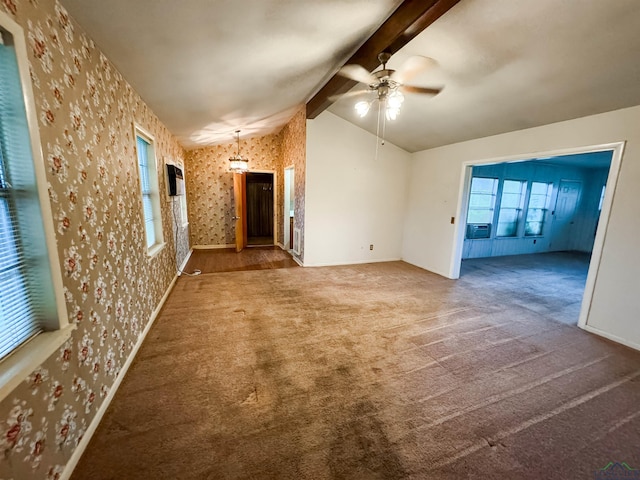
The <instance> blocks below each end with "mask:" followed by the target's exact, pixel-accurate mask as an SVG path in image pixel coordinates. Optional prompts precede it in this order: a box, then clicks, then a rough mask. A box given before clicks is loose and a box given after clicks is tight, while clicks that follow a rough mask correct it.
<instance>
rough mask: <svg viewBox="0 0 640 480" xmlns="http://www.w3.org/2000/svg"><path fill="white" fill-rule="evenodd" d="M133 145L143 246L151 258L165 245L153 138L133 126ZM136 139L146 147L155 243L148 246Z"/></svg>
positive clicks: (141, 129) (142, 129) (143, 194)
mask: <svg viewBox="0 0 640 480" xmlns="http://www.w3.org/2000/svg"><path fill="white" fill-rule="evenodd" d="M133 134H134V135H133V143H134V152H135V157H136V158H135V161H136V166H137V170H138V191H139V192H140V214H141V217H142V225H143V228H144V234H145V235H144V236H145V246H146V252H147V256H149V257H153V256H155V255H157V254H158V253H159V252H160V251H161V250H162V249H163V248H164V247H165V245H166V242H165V241H164V226H163V224H162V209H161V202H160V179H159V175H158V158H157V156H156V148H155V145H156V141H155V137H154V136H153V135H151V133H149V132H148V131H147V130H145V129H144V128H142V127H141V126H140V125H138V124H135V123H134V125H133ZM138 138H141V139H142V140H144V141H145V142H146V143H147V144H148V145H149V147H148V149H147V173H148V177H149V183H150V191H149V192H148V193H146V195H148V196H149V198H150V200H151V208H152V221H153V228H154V237H155V242H154V243H153V244H152V245H149V244H148V242H147V238H148V236H147V222H146V219H145V209H144V197H145V192H144V191H143V190H142V171H141V165H140V156H139V155H138Z"/></svg>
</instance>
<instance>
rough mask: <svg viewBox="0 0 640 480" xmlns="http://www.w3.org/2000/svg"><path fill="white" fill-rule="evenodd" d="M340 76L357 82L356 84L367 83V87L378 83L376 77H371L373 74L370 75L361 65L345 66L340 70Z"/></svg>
mask: <svg viewBox="0 0 640 480" xmlns="http://www.w3.org/2000/svg"><path fill="white" fill-rule="evenodd" d="M338 75H341V76H343V77H347V78H350V79H351V80H355V81H356V82H362V83H366V84H367V85H369V84H370V83H375V82H376V81H377V79H376V77H374V76H373V75H371V73H369V72H368V71H367V69H366V68H364V67H363V66H361V65H355V64H351V65H345V66H344V67H342V68H341V69H340V70H338Z"/></svg>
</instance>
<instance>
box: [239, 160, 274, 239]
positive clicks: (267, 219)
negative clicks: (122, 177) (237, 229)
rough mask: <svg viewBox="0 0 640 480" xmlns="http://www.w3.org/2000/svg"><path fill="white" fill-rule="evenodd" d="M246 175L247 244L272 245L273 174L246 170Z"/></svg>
mask: <svg viewBox="0 0 640 480" xmlns="http://www.w3.org/2000/svg"><path fill="white" fill-rule="evenodd" d="M246 176H247V178H246V200H247V246H249V247H250V246H265V245H274V233H275V215H274V203H275V199H274V197H275V188H274V174H273V172H248V173H247V174H246Z"/></svg>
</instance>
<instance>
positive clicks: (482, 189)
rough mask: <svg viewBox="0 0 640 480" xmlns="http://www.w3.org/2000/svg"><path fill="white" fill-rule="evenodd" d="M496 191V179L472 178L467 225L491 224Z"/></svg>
mask: <svg viewBox="0 0 640 480" xmlns="http://www.w3.org/2000/svg"><path fill="white" fill-rule="evenodd" d="M497 191H498V179H497V178H482V177H473V178H472V179H471V194H470V195H469V213H468V214H467V223H492V222H493V210H494V208H495V205H496V192H497Z"/></svg>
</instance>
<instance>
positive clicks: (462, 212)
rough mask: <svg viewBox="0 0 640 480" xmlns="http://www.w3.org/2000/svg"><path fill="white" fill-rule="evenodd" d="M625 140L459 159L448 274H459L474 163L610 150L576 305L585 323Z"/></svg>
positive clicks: (514, 161) (585, 324)
mask: <svg viewBox="0 0 640 480" xmlns="http://www.w3.org/2000/svg"><path fill="white" fill-rule="evenodd" d="M625 143H626V142H613V143H604V144H600V145H590V146H583V147H574V148H564V149H558V150H549V151H545V152H535V153H527V154H522V155H511V156H506V157H497V158H487V159H479V160H469V161H466V162H463V163H462V175H461V176H460V188H459V192H458V206H457V208H456V218H457V219H458V221H457V222H455V231H454V232H455V233H454V245H453V251H452V255H451V262H450V264H449V278H451V279H457V278H460V265H461V262H462V248H463V244H464V236H465V230H466V218H467V211H468V209H469V191H470V189H471V173H472V169H473V167H474V166H475V165H487V164H492V163H517V162H527V161H536V160H541V161H544V157H557V156H560V155H574V154H580V153H590V152H604V151H611V152H612V155H611V166H610V167H609V176H608V177H607V183H606V188H605V193H604V201H603V203H602V210H601V211H600V217H599V218H600V219H599V221H598V229H597V231H596V238H595V241H594V244H593V250H592V252H591V261H590V262H589V271H588V273H587V282H586V284H585V287H584V293H583V295H582V304H581V306H580V316H579V317H578V326H579V327H580V328H586V327H587V320H588V318H589V312H590V310H591V302H592V300H593V291H594V289H595V285H596V282H597V279H598V271H599V269H600V261H601V258H602V250H603V248H604V244H605V241H606V238H607V230H608V228H609V217H610V215H611V206H612V204H613V199H614V197H615V193H616V185H617V183H618V177H619V175H620V167H621V163H622V154H623V153H624V147H625Z"/></svg>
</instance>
